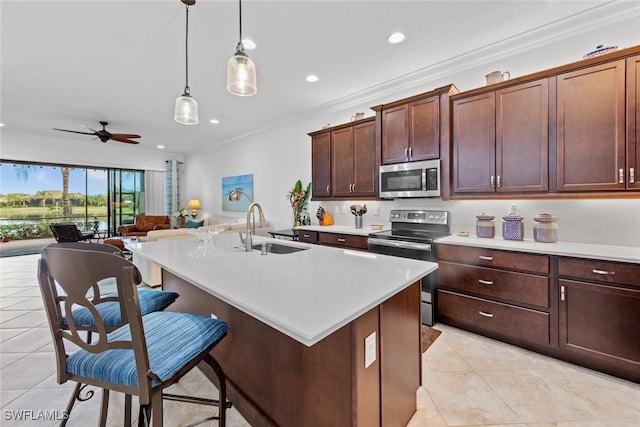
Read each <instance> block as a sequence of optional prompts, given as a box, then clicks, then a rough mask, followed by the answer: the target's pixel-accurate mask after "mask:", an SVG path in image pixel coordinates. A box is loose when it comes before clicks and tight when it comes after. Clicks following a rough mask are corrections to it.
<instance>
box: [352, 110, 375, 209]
mask: <svg viewBox="0 0 640 427" xmlns="http://www.w3.org/2000/svg"><path fill="white" fill-rule="evenodd" d="M375 147H376V123H375V122H369V123H364V124H361V125H356V126H354V127H353V177H352V178H353V192H354V195H357V196H373V197H375V196H376V195H377V188H376V182H377V180H376V177H377V175H378V165H377V164H376V151H375Z"/></svg>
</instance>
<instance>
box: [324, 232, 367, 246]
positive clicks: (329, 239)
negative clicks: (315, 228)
mask: <svg viewBox="0 0 640 427" xmlns="http://www.w3.org/2000/svg"><path fill="white" fill-rule="evenodd" d="M318 234H319V236H318V241H319V242H320V243H321V244H323V245H330V246H339V247H341V248H351V249H364V250H367V249H369V243H368V240H369V237H368V236H356V235H353V234H337V233H318Z"/></svg>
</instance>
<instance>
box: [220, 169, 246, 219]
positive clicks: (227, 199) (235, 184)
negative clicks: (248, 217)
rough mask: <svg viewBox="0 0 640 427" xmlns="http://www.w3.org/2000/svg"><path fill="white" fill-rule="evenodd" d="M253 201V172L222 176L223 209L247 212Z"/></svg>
mask: <svg viewBox="0 0 640 427" xmlns="http://www.w3.org/2000/svg"><path fill="white" fill-rule="evenodd" d="M252 202H253V174H250V175H235V176H223V177H222V210H223V211H232V212H246V211H247V209H248V208H249V205H250V204H251V203H252Z"/></svg>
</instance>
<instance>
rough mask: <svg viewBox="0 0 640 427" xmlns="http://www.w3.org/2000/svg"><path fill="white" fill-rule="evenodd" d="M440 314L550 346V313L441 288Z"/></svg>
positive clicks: (446, 317) (440, 316)
mask: <svg viewBox="0 0 640 427" xmlns="http://www.w3.org/2000/svg"><path fill="white" fill-rule="evenodd" d="M437 295H438V299H437V304H438V317H439V318H441V319H450V320H452V321H455V322H460V323H464V324H467V325H469V326H470V327H471V328H480V329H484V330H486V331H492V332H496V333H499V334H502V335H506V336H509V337H512V338H517V339H522V340H526V341H530V342H532V343H536V344H542V345H550V338H549V313H543V312H540V311H536V310H530V309H527V308H521V307H516V306H513V305H510V304H502V303H499V302H493V301H489V300H486V299H483V298H476V297H472V296H466V295H461V294H458V293H455V292H449V291H445V290H440V289H439V290H438V293H437Z"/></svg>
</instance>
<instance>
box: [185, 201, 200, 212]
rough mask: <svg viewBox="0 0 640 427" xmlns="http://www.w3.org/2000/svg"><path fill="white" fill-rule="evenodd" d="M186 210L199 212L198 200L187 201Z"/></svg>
mask: <svg viewBox="0 0 640 427" xmlns="http://www.w3.org/2000/svg"><path fill="white" fill-rule="evenodd" d="M187 209H191V210H199V209H200V200H198V199H191V200H189V204H188V205H187Z"/></svg>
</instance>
